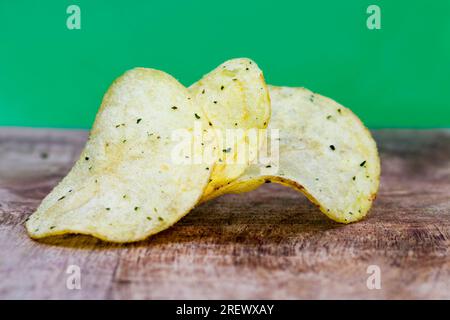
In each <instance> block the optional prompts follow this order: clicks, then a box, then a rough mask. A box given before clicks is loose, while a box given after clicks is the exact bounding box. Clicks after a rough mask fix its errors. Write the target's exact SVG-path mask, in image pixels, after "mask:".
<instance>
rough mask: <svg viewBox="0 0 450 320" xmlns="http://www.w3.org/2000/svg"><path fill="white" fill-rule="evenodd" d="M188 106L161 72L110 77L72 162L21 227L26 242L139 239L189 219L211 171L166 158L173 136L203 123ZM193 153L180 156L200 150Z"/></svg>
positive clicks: (173, 82) (205, 166)
mask: <svg viewBox="0 0 450 320" xmlns="http://www.w3.org/2000/svg"><path fill="white" fill-rule="evenodd" d="M192 100H193V99H192V98H191V97H190V94H189V92H188V90H187V88H185V87H184V86H182V85H181V84H180V83H178V81H176V80H175V79H174V78H173V77H171V76H170V75H168V74H166V73H164V72H161V71H157V70H153V69H144V68H137V69H133V70H131V71H128V72H126V73H125V74H124V75H123V76H121V77H120V78H119V79H117V80H116V81H115V82H114V83H113V84H112V86H111V87H110V89H109V90H108V92H107V93H106V95H105V97H104V99H103V102H102V105H101V108H100V110H99V113H98V115H97V118H96V120H95V123H94V126H93V129H92V131H91V134H90V138H89V141H88V142H87V144H86V147H85V149H84V150H83V152H82V154H81V156H80V158H79V160H78V161H77V163H76V164H75V166H74V167H73V169H72V170H71V171H70V173H69V174H68V175H67V176H66V177H65V178H64V179H63V180H62V182H61V183H60V184H59V185H58V186H57V187H56V188H55V189H54V190H53V191H52V192H51V193H50V194H49V195H48V196H47V197H46V198H45V199H44V200H43V202H42V204H41V205H40V206H39V208H38V209H37V211H36V212H35V213H34V214H33V215H32V216H31V217H30V218H29V220H28V221H27V223H26V228H27V230H28V233H29V234H30V236H31V237H32V238H43V237H47V236H52V235H61V234H65V233H79V234H88V235H93V236H95V237H97V238H100V239H103V240H107V241H113V242H131V241H138V240H142V239H145V238H146V237H148V236H149V235H152V234H155V233H157V232H159V231H161V230H164V229H166V228H168V227H170V226H171V225H173V224H174V223H175V222H177V221H178V220H179V219H180V218H181V217H183V216H184V215H185V214H186V213H188V212H189V210H191V208H192V207H193V206H194V205H195V204H196V203H197V201H198V199H199V197H200V196H201V195H202V193H203V191H204V189H205V187H206V185H207V183H208V180H209V176H210V174H211V173H210V172H211V170H212V165H208V164H205V163H202V164H191V163H178V162H177V161H174V160H176V159H174V158H173V154H172V153H173V150H174V149H175V148H176V145H177V144H178V143H179V142H176V141H173V139H172V137H171V136H172V134H173V132H174V130H177V129H179V130H185V131H186V132H192V131H193V130H194V127H195V123H196V121H197V122H198V121H202V120H201V119H202V118H203V119H204V118H205V117H204V116H203V111H202V110H201V108H200V106H198V105H197V104H194V103H193V102H192ZM203 121H205V122H206V120H203ZM207 125H208V124H207V122H206V124H204V126H207ZM205 141H207V140H205ZM211 143H212V142H211ZM194 145H197V144H194ZM193 149H194V150H192V153H193V154H192V153H191V154H190V155H186V157H191V156H194V155H196V154H198V153H199V152H202V150H203V149H202V148H199V147H198V146H196V147H194V148H193ZM209 167H211V169H210V168H209Z"/></svg>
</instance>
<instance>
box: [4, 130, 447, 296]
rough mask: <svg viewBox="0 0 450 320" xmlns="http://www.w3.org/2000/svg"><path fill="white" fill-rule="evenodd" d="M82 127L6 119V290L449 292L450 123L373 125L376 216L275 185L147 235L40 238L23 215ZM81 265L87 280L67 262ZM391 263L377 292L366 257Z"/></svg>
mask: <svg viewBox="0 0 450 320" xmlns="http://www.w3.org/2000/svg"><path fill="white" fill-rule="evenodd" d="M86 137H87V133H86V132H84V131H69V130H48V129H40V130H38V129H24V128H0V298H3V299H5V298H8V299H9V298H27V299H36V298H40V299H56V298H62V299H79V298H87V299H94V298H95V299H144V298H145V299H156V298H162V299H166V298H168V299H175V298H181V299H184V298H189V299H197V298H214V299H219V298H220V299H240V298H245V299H266V298H267V299H271V298H274V299H285V298H286V299H304V298H312V299H321V298H337V299H355V298H364V299H367V298H369V299H378V298H383V299H403V298H411V299H416V298H425V299H427V298H446V299H448V298H450V258H449V249H448V247H449V236H450V132H449V131H445V130H430V131H407V130H384V131H377V132H375V137H376V139H377V141H378V144H379V149H380V152H381V158H382V170H383V174H382V183H381V189H380V193H379V197H378V199H377V200H376V202H375V206H374V208H373V210H372V212H371V215H370V216H369V217H368V218H367V219H366V220H364V221H362V222H359V223H356V224H351V225H347V226H343V225H339V224H336V223H334V222H332V221H330V220H328V219H327V218H326V217H325V216H324V215H322V214H320V213H319V212H318V210H317V209H316V208H315V207H314V206H313V205H311V204H310V203H309V202H308V201H307V200H306V199H305V198H304V197H303V196H302V195H301V194H299V193H297V192H295V191H292V190H290V189H288V188H284V187H281V186H277V185H265V186H263V187H262V188H260V189H259V190H256V191H254V192H251V193H248V194H244V195H227V196H223V197H221V198H218V199H216V200H213V201H211V202H209V203H206V204H204V205H201V206H200V207H198V208H196V209H194V210H193V211H192V212H191V213H190V214H189V215H187V216H186V217H185V218H184V219H182V220H181V221H180V222H179V223H178V224H176V225H175V226H174V227H173V228H171V229H169V230H167V231H165V232H162V233H160V234H158V235H156V236H154V237H152V238H150V239H148V240H147V241H143V242H139V243H135V244H131V245H112V244H107V243H103V242H101V241H99V240H96V239H94V238H91V237H87V236H64V237H57V238H52V239H47V240H44V241H40V242H37V241H33V240H31V239H29V238H28V236H27V235H26V232H25V229H24V227H23V222H24V220H25V219H26V218H27V217H28V215H30V214H31V213H32V212H33V211H34V210H35V208H36V207H37V205H38V204H39V202H40V201H41V199H42V198H43V197H44V196H45V195H46V194H47V193H48V192H49V191H50V190H51V189H52V187H53V186H54V185H55V184H56V183H57V182H58V181H59V180H60V179H61V178H62V177H63V176H64V175H65V174H66V173H67V171H68V170H69V169H70V167H71V166H72V164H73V162H74V160H75V159H76V157H77V155H78V154H79V152H80V150H81V148H82V146H83V145H84V143H85V140H86ZM72 264H75V265H78V266H79V267H80V268H81V285H82V289H81V290H69V289H67V287H66V280H67V277H68V276H69V275H68V274H66V269H67V267H68V266H69V265H72ZM369 265H377V266H379V267H380V270H381V289H380V290H369V289H368V288H367V285H366V281H367V277H368V276H369V275H368V274H367V272H366V271H367V267H368V266H369Z"/></svg>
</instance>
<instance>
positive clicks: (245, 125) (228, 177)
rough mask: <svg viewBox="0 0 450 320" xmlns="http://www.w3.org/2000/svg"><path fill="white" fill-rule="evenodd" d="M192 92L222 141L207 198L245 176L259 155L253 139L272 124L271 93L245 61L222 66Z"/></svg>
mask: <svg viewBox="0 0 450 320" xmlns="http://www.w3.org/2000/svg"><path fill="white" fill-rule="evenodd" d="M189 91H190V92H191V93H192V96H193V97H194V100H195V102H196V103H198V104H199V105H201V106H202V108H203V110H204V112H205V114H206V116H207V118H208V120H209V126H210V128H212V129H215V131H216V133H217V135H218V137H219V139H218V141H219V147H218V149H219V150H218V152H219V155H218V160H217V163H216V166H215V167H214V170H213V173H212V175H211V178H210V183H209V184H208V186H207V188H206V190H205V193H204V196H207V195H208V194H209V193H211V192H213V191H214V190H215V189H219V188H221V187H222V186H224V185H226V184H227V183H229V182H230V181H233V180H235V179H236V178H238V177H239V176H240V175H242V173H243V172H244V171H245V169H246V168H247V167H248V166H249V163H250V161H252V160H253V157H254V156H256V155H257V151H258V145H256V144H257V143H258V141H257V139H252V137H251V135H252V134H254V130H257V129H263V128H266V127H267V125H268V123H269V119H270V113H271V111H270V98H269V91H268V89H267V85H266V83H265V81H264V76H263V73H262V71H261V70H260V69H259V68H258V66H257V65H256V63H255V62H253V61H252V60H249V59H243V58H242V59H233V60H229V61H227V62H225V63H223V64H222V65H220V66H219V67H217V68H216V69H214V70H213V71H212V72H210V73H208V74H207V75H205V76H204V77H203V78H202V79H201V80H199V81H198V82H196V83H195V84H193V85H192V86H191V87H190V88H189ZM252 148H253V149H255V150H254V152H252Z"/></svg>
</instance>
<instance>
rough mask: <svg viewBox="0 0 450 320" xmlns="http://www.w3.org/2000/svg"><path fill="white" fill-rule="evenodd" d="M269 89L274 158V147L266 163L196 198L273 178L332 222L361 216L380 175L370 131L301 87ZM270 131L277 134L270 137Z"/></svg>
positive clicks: (244, 189)
mask: <svg viewBox="0 0 450 320" xmlns="http://www.w3.org/2000/svg"><path fill="white" fill-rule="evenodd" d="M269 91H270V96H271V101H272V107H273V108H272V119H271V123H270V125H269V131H270V132H271V134H272V139H271V140H270V142H271V144H272V145H275V144H277V143H278V146H279V149H278V151H279V153H278V155H279V157H277V152H276V151H277V150H276V148H275V151H274V148H270V150H271V153H269V155H270V157H269V158H270V159H271V162H266V163H261V161H260V162H259V163H257V164H253V165H251V166H250V167H249V168H248V169H247V170H246V172H245V173H244V174H243V175H242V176H241V177H240V178H238V179H237V180H236V181H234V182H233V183H231V184H229V185H228V186H225V187H223V188H221V189H220V190H216V191H215V192H214V193H213V194H210V195H209V196H208V197H206V199H205V197H204V198H202V199H204V200H208V199H212V198H214V197H216V196H218V195H221V194H224V193H241V192H247V191H250V190H253V189H255V188H257V187H259V186H260V185H262V184H263V183H265V182H276V183H280V184H283V185H286V186H289V187H292V188H294V189H296V190H298V191H301V192H303V193H304V194H305V195H306V196H307V197H308V198H309V199H310V200H311V201H312V202H314V203H315V204H317V205H318V206H319V208H320V210H321V211H322V212H323V213H325V214H326V215H327V216H328V217H329V218H331V219H333V220H335V221H338V222H342V223H350V222H354V221H358V220H360V219H362V218H363V217H364V216H365V215H366V214H367V212H368V211H369V209H370V207H371V205H372V202H373V200H374V199H375V196H376V193H377V190H378V186H379V177H380V160H379V157H378V151H377V148H376V144H375V141H374V140H373V138H372V136H371V135H370V132H369V131H368V130H367V129H366V128H365V127H364V125H363V124H362V122H361V121H360V120H359V119H358V117H356V116H355V115H354V114H353V113H352V112H351V111H350V110H349V109H347V108H345V107H343V106H341V105H340V104H338V103H337V102H335V101H333V100H331V99H329V98H326V97H323V96H321V95H318V94H314V93H313V92H311V91H309V90H307V89H304V88H288V87H274V86H269ZM274 129H278V130H279V137H276V138H274V137H273V134H274V132H273V131H274ZM270 150H269V151H270ZM274 170H275V172H273V171H274Z"/></svg>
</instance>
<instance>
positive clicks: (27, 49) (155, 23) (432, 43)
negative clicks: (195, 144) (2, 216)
mask: <svg viewBox="0 0 450 320" xmlns="http://www.w3.org/2000/svg"><path fill="white" fill-rule="evenodd" d="M70 4H77V5H79V6H80V8H81V27H82V28H81V30H68V29H67V27H66V19H67V16H68V15H67V14H66V8H67V6H68V5H70ZM370 4H377V5H379V6H380V7H381V13H382V29H381V30H368V29H367V27H366V19H367V17H368V15H367V14H366V8H367V7H368V6H369V5H370ZM234 57H249V58H252V59H254V60H255V61H256V62H257V63H258V64H259V66H260V67H261V68H262V69H263V70H264V73H265V76H266V80H267V82H268V83H270V84H275V85H287V86H305V87H307V88H309V89H311V90H313V91H316V92H318V93H321V94H324V95H327V96H329V97H332V98H334V99H335V100H337V101H339V102H340V103H342V104H344V105H345V106H347V107H350V108H351V109H353V110H354V111H355V112H356V113H357V114H358V115H359V116H360V117H361V118H362V119H363V121H364V122H365V123H366V124H367V125H368V126H369V127H371V128H380V127H414V128H417V127H419V128H427V127H450V1H448V0H432V1H406V0H396V1H392V0H386V1H382V0H370V1H365V0H354V1H350V0H347V1H333V0H329V1H325V0H316V1H282V0H276V1H263V0H260V1H244V0H238V1H234V0H225V1H213V0H209V1H189V0H182V1H137V0H127V1H107V0H71V1H65V0H58V1H32V0H26V1H23V0H22V1H20V0H19V1H15V0H0V125H10V126H39V127H81V128H89V127H90V126H91V124H92V121H93V119H94V116H95V113H96V111H97V109H98V106H99V104H100V102H101V98H102V95H103V93H104V92H105V90H106V89H107V88H108V86H109V84H110V83H111V82H112V80H113V79H114V78H116V77H117V76H119V75H120V74H121V73H123V72H124V71H125V70H127V69H130V68H133V67H136V66H144V67H152V68H157V69H162V70H164V71H166V72H169V73H171V74H172V75H174V76H175V77H176V78H178V79H179V80H180V81H181V82H182V83H184V84H185V85H189V84H191V83H192V82H194V81H196V79H198V78H199V77H200V76H202V75H203V74H204V73H207V72H208V71H209V70H211V69H213V68H214V67H215V66H217V65H218V64H220V63H221V62H223V61H224V60H227V59H230V58H234Z"/></svg>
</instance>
